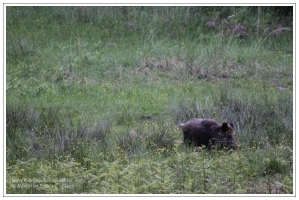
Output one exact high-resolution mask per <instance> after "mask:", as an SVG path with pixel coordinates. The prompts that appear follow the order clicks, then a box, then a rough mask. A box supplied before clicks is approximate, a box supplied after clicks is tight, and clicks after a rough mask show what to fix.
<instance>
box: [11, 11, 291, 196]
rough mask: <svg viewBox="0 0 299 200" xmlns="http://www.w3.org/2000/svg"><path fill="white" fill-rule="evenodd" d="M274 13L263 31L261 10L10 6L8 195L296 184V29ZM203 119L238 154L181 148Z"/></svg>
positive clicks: (251, 189)
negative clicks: (225, 129) (227, 129)
mask: <svg viewBox="0 0 299 200" xmlns="http://www.w3.org/2000/svg"><path fill="white" fill-rule="evenodd" d="M267 9H268V8H267ZM267 9H266V8H262V9H261V10H260V11H259V16H260V21H259V29H258V30H259V35H255V34H252V33H253V32H254V33H256V24H255V25H253V26H251V25H250V24H251V23H249V22H253V21H254V20H255V17H256V15H257V13H256V12H255V10H254V8H253V7H240V8H235V7H227V8H223V9H220V8H216V7H205V8H203V7H7V16H6V24H7V26H6V27H7V30H6V38H7V43H6V49H7V52H6V56H7V61H6V66H7V67H6V80H7V82H6V94H7V96H6V102H7V105H6V178H7V180H6V191H7V193H9V194H16V193H21V194H25V193H26V194H28V193H96V194H104V193H105V194H107V193H112V194H116V193H131V194H149V193H158V194H161V193H166V194H168V193H175V194H177V193H193V194H203V193H207V194H214V193H222V194H223V193H230V194H235V193H241V194H242V193H287V194H291V193H293V157H292V154H293V146H292V145H293V141H292V140H293V134H292V133H293V129H292V128H293V112H292V111H293V102H292V99H293V91H292V87H293V82H292V81H293V74H292V65H293V63H292V61H293V59H292V53H291V52H290V51H289V49H290V47H292V35H291V32H289V31H282V32H281V33H280V34H279V35H275V34H270V35H269V33H270V32H268V30H269V29H270V30H271V31H272V32H273V31H275V30H278V29H277V24H278V23H280V24H283V25H285V27H287V26H289V24H287V23H286V22H285V21H283V20H282V21H281V22H277V21H275V20H276V18H274V17H273V20H272V21H271V18H269V17H268V16H266V13H265V10H267ZM269 9H270V8H269ZM207 11H209V12H207ZM245 11H250V12H245ZM268 11H269V10H268ZM231 14H237V15H236V17H235V18H233V19H232V20H229V22H230V26H228V25H227V24H226V23H225V21H223V19H227V17H228V16H229V15H231ZM245 16H246V18H244V17H245ZM212 18H213V20H216V21H215V24H216V25H215V26H212V27H211V26H208V24H207V22H208V21H209V20H211V19H212ZM274 19H275V20H274ZM212 22H213V21H212ZM212 22H211V23H212ZM216 22H217V23H216ZM211 23H210V24H211ZM238 23H242V25H244V26H246V27H247V36H246V37H245V38H243V39H240V35H238V34H230V33H228V32H227V29H229V30H230V29H231V30H233V29H234V26H236V25H237V24H238ZM267 24H268V25H267ZM289 28H291V27H289ZM192 117H199V118H213V119H215V120H217V121H219V122H230V121H232V122H233V123H234V125H235V129H236V136H237V140H238V144H239V150H238V151H235V152H226V151H215V152H214V151H212V152H209V151H207V150H205V149H202V148H193V149H192V148H189V147H188V146H186V145H184V144H182V133H181V130H180V129H179V128H178V126H177V125H178V124H180V123H184V122H186V121H187V120H188V119H189V118H192ZM132 133H134V134H133V136H132Z"/></svg>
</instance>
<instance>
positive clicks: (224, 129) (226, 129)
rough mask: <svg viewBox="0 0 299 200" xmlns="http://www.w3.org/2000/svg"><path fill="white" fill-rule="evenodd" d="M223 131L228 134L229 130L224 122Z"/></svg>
mask: <svg viewBox="0 0 299 200" xmlns="http://www.w3.org/2000/svg"><path fill="white" fill-rule="evenodd" d="M221 129H222V131H223V132H227V131H228V130H229V128H228V125H227V123H225V122H223V123H222V126H221Z"/></svg>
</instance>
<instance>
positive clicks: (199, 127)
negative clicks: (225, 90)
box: [180, 118, 238, 149]
mask: <svg viewBox="0 0 299 200" xmlns="http://www.w3.org/2000/svg"><path fill="white" fill-rule="evenodd" d="M180 127H181V128H182V131H183V134H184V143H186V144H189V146H190V145H191V144H193V145H194V146H198V147H200V146H203V145H205V146H206V147H207V148H208V149H211V148H213V147H215V146H217V147H218V148H228V149H237V147H238V145H237V142H236V137H235V132H234V126H233V123H229V124H228V123H225V122H224V123H222V124H219V123H218V122H216V121H215V120H213V119H199V118H192V119H190V120H188V121H187V122H186V123H185V124H180Z"/></svg>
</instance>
